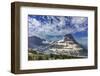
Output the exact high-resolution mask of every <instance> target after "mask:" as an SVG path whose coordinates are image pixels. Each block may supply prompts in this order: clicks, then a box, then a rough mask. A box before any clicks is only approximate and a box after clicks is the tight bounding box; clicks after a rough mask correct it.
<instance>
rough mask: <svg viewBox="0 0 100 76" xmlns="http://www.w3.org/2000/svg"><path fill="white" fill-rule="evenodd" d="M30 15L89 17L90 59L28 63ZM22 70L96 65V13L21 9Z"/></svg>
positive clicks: (52, 9)
mask: <svg viewBox="0 0 100 76" xmlns="http://www.w3.org/2000/svg"><path fill="white" fill-rule="evenodd" d="M28 14H35V15H58V16H59V15H60V16H85V17H88V58H87V59H69V60H67V59H66V60H49V61H48V60H42V61H28V57H27V55H28V25H27V24H28V23H27V22H28V21H27V19H28V18H27V16H28ZM20 19H21V20H20V33H21V34H20V44H21V46H20V47H21V48H20V69H21V70H25V69H43V68H59V67H75V66H77V67H78V66H92V65H94V11H88V10H87V11H86V10H85V11H84V10H76V9H75V10H71V9H55V8H41V7H21V8H20Z"/></svg>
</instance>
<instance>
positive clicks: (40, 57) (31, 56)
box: [28, 50, 78, 60]
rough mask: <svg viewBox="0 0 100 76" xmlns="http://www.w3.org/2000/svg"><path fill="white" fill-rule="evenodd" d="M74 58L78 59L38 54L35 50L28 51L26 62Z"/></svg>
mask: <svg viewBox="0 0 100 76" xmlns="http://www.w3.org/2000/svg"><path fill="white" fill-rule="evenodd" d="M76 58H78V57H73V56H67V55H57V54H44V53H38V52H36V51H35V50H31V51H29V54H28V60H56V59H76Z"/></svg>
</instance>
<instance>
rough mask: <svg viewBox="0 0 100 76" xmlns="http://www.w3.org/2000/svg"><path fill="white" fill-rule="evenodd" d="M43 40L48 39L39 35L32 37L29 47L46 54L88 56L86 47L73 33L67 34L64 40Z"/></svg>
mask: <svg viewBox="0 0 100 76" xmlns="http://www.w3.org/2000/svg"><path fill="white" fill-rule="evenodd" d="M43 41H46V40H44V39H41V38H38V37H31V38H29V42H28V45H29V48H32V49H35V50H37V51H39V52H42V53H45V54H58V55H61V54H62V55H68V56H75V57H80V56H87V55H86V54H87V52H85V49H84V48H83V47H82V46H81V45H80V44H79V43H78V42H76V40H75V39H74V37H73V36H72V35H71V34H67V35H65V36H64V38H63V39H62V40H58V41H53V42H48V41H46V42H43Z"/></svg>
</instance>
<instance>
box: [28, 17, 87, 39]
mask: <svg viewBox="0 0 100 76" xmlns="http://www.w3.org/2000/svg"><path fill="white" fill-rule="evenodd" d="M87 24H88V18H87V17H76V16H41V15H28V36H29V37H30V36H37V37H40V38H43V39H47V38H48V37H50V36H51V37H52V36H55V37H58V36H64V35H65V34H70V33H76V32H81V31H85V30H87V28H88V25H87Z"/></svg>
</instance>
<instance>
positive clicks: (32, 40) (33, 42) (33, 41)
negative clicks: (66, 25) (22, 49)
mask: <svg viewBox="0 0 100 76" xmlns="http://www.w3.org/2000/svg"><path fill="white" fill-rule="evenodd" d="M42 41H44V39H41V38H39V37H37V36H32V37H28V48H35V46H40V45H43V44H42Z"/></svg>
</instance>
